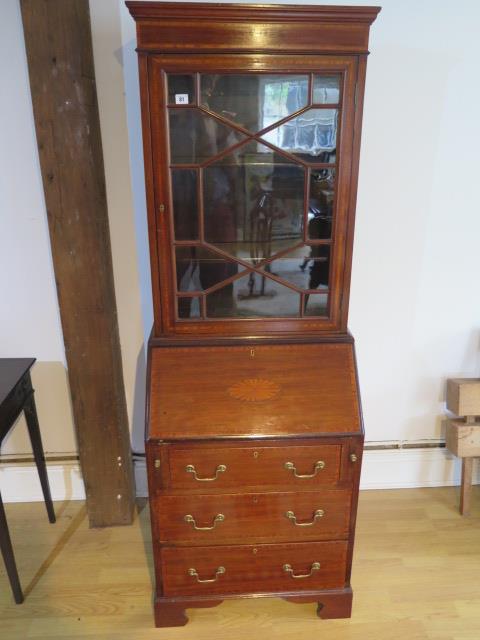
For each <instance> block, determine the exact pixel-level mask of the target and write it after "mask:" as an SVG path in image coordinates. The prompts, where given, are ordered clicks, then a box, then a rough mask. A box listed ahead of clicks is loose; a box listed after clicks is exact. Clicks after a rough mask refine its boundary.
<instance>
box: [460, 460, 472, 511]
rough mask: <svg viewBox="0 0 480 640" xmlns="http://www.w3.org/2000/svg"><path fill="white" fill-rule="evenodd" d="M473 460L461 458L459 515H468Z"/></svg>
mask: <svg viewBox="0 0 480 640" xmlns="http://www.w3.org/2000/svg"><path fill="white" fill-rule="evenodd" d="M472 469H473V458H462V486H461V488H460V513H461V514H462V516H468V515H470V498H471V496H472Z"/></svg>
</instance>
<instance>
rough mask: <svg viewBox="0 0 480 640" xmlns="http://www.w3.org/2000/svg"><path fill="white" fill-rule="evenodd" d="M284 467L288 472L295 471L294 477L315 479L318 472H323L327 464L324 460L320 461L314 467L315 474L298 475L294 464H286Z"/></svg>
mask: <svg viewBox="0 0 480 640" xmlns="http://www.w3.org/2000/svg"><path fill="white" fill-rule="evenodd" d="M284 467H285V469H287V471H293V475H294V476H295V477H296V478H314V477H315V476H316V475H317V471H321V470H322V469H324V468H325V462H324V461H323V460H318V461H317V462H316V463H315V466H314V467H313V473H307V474H301V473H297V469H296V467H295V465H294V464H293V462H285V464H284Z"/></svg>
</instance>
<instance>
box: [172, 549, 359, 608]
mask: <svg viewBox="0 0 480 640" xmlns="http://www.w3.org/2000/svg"><path fill="white" fill-rule="evenodd" d="M347 546H348V543H347V542H343V541H336V542H310V543H301V542H299V543H292V544H261V545H256V546H250V545H238V546H221V547H187V548H182V547H175V548H173V547H164V548H162V550H161V564H162V575H163V595H165V596H176V595H183V596H185V595H210V594H229V593H262V592H267V593H268V592H292V591H311V590H320V589H338V588H343V587H344V585H345V577H346V557H347Z"/></svg>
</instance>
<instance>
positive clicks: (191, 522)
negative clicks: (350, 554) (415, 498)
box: [152, 489, 352, 544]
mask: <svg viewBox="0 0 480 640" xmlns="http://www.w3.org/2000/svg"><path fill="white" fill-rule="evenodd" d="M351 498H352V493H351V491H350V490H348V489H333V490H332V489H330V490H329V489H324V490H323V491H308V492H304V493H295V492H289V493H253V494H250V493H249V494H242V495H238V494H236V495H235V494H233V495H232V494H227V493H225V494H219V495H213V494H207V495H189V496H184V495H174V496H172V495H165V496H158V497H156V498H152V507H153V508H152V513H153V519H154V520H155V522H154V527H156V535H157V539H159V540H160V542H171V543H186V544H219V543H225V542H227V543H228V542H229V543H249V542H251V543H256V542H259V541H261V540H262V539H264V540H263V541H264V542H277V541H284V542H290V541H292V542H293V541H297V540H298V541H304V540H331V539H332V538H333V539H335V538H342V537H347V535H348V530H349V523H350V505H351Z"/></svg>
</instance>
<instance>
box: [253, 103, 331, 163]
mask: <svg viewBox="0 0 480 640" xmlns="http://www.w3.org/2000/svg"><path fill="white" fill-rule="evenodd" d="M337 115H338V112H337V110H336V109H309V110H308V111H305V112H304V113H302V114H301V115H299V116H297V117H296V118H293V119H292V120H289V121H288V122H285V123H284V124H282V125H280V126H279V127H277V128H276V129H273V130H272V131H269V132H268V133H266V134H264V135H263V136H262V138H263V139H264V140H267V141H268V142H270V143H271V144H274V145H275V146H276V147H280V149H283V150H284V151H288V152H289V153H293V154H294V155H297V156H299V157H300V158H302V160H304V161H305V162H331V163H334V162H335V155H336V145H337Z"/></svg>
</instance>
